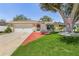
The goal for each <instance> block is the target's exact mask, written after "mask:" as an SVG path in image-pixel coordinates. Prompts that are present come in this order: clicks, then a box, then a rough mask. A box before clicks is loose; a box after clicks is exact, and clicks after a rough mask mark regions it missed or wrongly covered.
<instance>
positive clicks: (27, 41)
mask: <svg viewBox="0 0 79 59" xmlns="http://www.w3.org/2000/svg"><path fill="white" fill-rule="evenodd" d="M42 36H43V34H41V33H40V32H32V34H31V35H30V36H29V37H28V38H27V39H26V40H25V41H24V42H23V45H26V44H28V43H30V42H32V41H34V40H36V39H38V38H40V37H42Z"/></svg>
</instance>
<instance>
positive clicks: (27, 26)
mask: <svg viewBox="0 0 79 59" xmlns="http://www.w3.org/2000/svg"><path fill="white" fill-rule="evenodd" d="M32 27H33V24H14V28H32Z"/></svg>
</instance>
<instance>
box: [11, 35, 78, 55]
mask: <svg viewBox="0 0 79 59" xmlns="http://www.w3.org/2000/svg"><path fill="white" fill-rule="evenodd" d="M70 55H71V56H73V55H74V56H79V37H77V38H76V37H63V36H61V35H59V34H50V35H45V36H43V37H41V38H39V39H38V40H36V41H34V42H31V43H29V44H28V45H25V46H23V45H21V46H20V47H19V48H18V49H17V50H16V51H15V52H14V53H13V54H12V56H70Z"/></svg>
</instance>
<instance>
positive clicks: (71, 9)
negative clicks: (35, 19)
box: [40, 3, 79, 32]
mask: <svg viewBox="0 0 79 59" xmlns="http://www.w3.org/2000/svg"><path fill="white" fill-rule="evenodd" d="M78 6H79V4H72V3H71V4H69V3H43V4H40V7H41V9H42V10H44V11H52V12H58V13H59V14H60V15H61V17H62V18H63V20H64V23H65V22H66V21H65V20H67V19H69V18H70V19H71V20H72V21H73V20H75V19H74V18H78V17H76V16H75V15H77V13H76V12H77V10H78ZM73 23H74V21H73ZM66 25H67V24H66ZM72 26H73V24H72V25H71V24H70V25H69V28H70V32H72V30H73V29H72V28H73V27H72ZM67 27H68V26H66V30H67V31H68V29H69V28H67Z"/></svg>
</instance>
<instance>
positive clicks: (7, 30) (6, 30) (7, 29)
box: [4, 26, 12, 33]
mask: <svg viewBox="0 0 79 59" xmlns="http://www.w3.org/2000/svg"><path fill="white" fill-rule="evenodd" d="M4 32H5V33H10V32H12V29H11V28H10V27H9V26H8V27H7V28H6V29H5V31H4Z"/></svg>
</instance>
